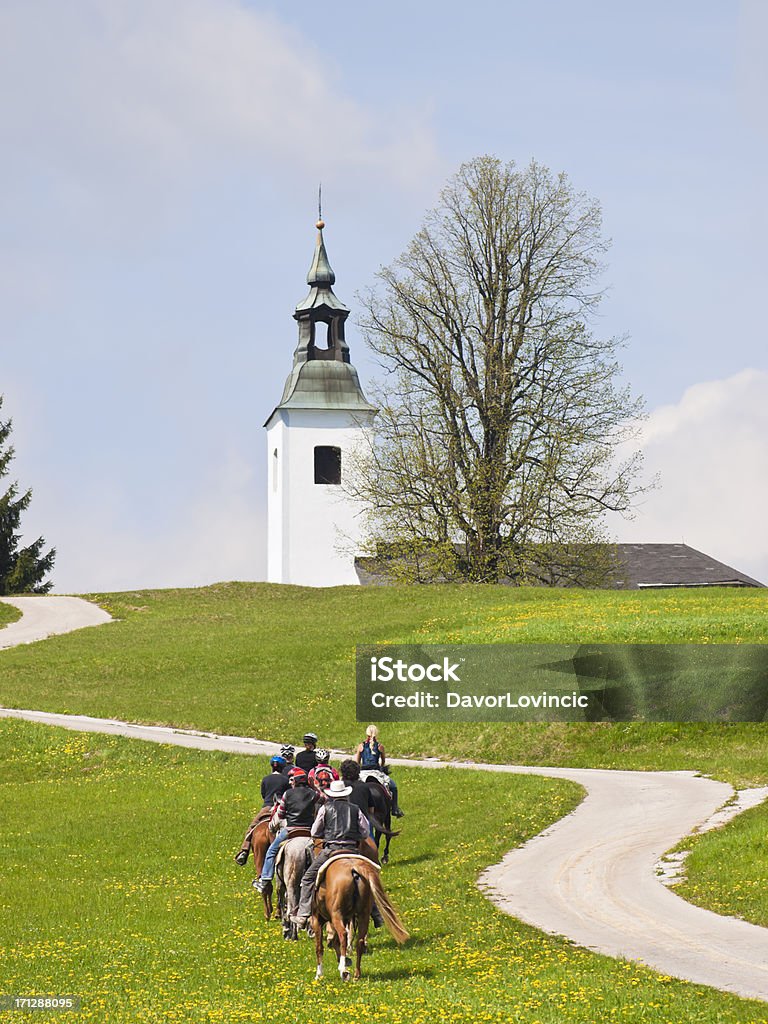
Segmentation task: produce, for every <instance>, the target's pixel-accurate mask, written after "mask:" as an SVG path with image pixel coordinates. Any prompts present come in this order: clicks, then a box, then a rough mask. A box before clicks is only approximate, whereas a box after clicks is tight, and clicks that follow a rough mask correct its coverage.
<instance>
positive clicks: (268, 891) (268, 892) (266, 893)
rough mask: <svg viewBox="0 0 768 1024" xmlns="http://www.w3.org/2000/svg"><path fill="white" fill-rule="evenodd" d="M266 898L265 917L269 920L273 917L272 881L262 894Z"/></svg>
mask: <svg viewBox="0 0 768 1024" xmlns="http://www.w3.org/2000/svg"><path fill="white" fill-rule="evenodd" d="M261 898H262V899H263V900H264V917H265V919H266V920H267V921H268V920H269V919H270V918H271V917H272V883H271V882H267V884H266V885H265V886H264V891H263V892H262V894H261Z"/></svg>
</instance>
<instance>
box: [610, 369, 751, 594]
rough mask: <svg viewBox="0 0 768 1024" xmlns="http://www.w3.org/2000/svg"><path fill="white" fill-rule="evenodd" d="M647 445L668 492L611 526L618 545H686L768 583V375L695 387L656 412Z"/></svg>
mask: <svg viewBox="0 0 768 1024" xmlns="http://www.w3.org/2000/svg"><path fill="white" fill-rule="evenodd" d="M640 444H641V447H642V450H643V453H644V456H645V467H646V470H647V471H648V474H649V475H653V474H655V473H659V475H660V478H661V479H660V484H661V486H660V488H659V489H658V490H656V491H654V492H651V493H650V494H649V495H648V496H647V497H646V498H645V500H644V503H643V505H642V507H641V508H640V509H639V510H638V513H637V517H636V518H635V519H634V520H633V521H632V522H628V523H625V522H622V521H620V520H619V521H617V520H613V521H612V522H611V524H610V526H611V527H612V529H613V530H614V531H615V532H616V535H617V539H618V540H620V541H637V542H641V541H646V542H656V543H679V542H680V541H685V543H686V544H689V545H690V546H691V547H694V548H698V549H699V550H701V551H705V552H706V553H707V554H709V555H712V556H713V557H714V558H717V559H719V560H720V561H722V562H726V563H727V564H728V565H731V566H733V567H734V568H736V569H739V570H741V571H742V572H745V573H747V574H748V575H750V576H754V577H755V578H757V579H758V580H760V581H761V582H763V583H768V530H766V528H765V522H766V516H767V515H768V373H766V372H764V371H759V370H743V371H742V372H741V373H738V374H736V375H735V376H733V377H729V378H727V379H725V380H716V381H708V382H706V383H701V384H695V385H694V386H693V387H690V388H688V389H687V390H686V391H685V393H684V394H683V396H682V398H681V399H680V401H679V402H678V403H677V404H675V405H665V406H661V407H660V408H658V409H654V410H653V412H652V413H651V414H650V417H649V418H648V421H647V422H646V423H645V425H644V427H643V430H642V435H641V441H640Z"/></svg>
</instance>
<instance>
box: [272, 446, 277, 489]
mask: <svg viewBox="0 0 768 1024" xmlns="http://www.w3.org/2000/svg"><path fill="white" fill-rule="evenodd" d="M277 461H278V459H277V448H275V450H274V451H273V452H272V490H273V491H276V490H277Z"/></svg>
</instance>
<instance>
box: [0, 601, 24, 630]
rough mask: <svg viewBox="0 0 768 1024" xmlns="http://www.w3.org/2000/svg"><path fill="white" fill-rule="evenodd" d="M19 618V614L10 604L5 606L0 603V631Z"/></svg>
mask: <svg viewBox="0 0 768 1024" xmlns="http://www.w3.org/2000/svg"><path fill="white" fill-rule="evenodd" d="M20 618H21V612H20V611H19V610H18V608H14V607H13V605H12V604H5V603H4V602H3V601H0V629H2V628H3V626H7V625H8V623H9V622H15V621H16V620H17V619H20Z"/></svg>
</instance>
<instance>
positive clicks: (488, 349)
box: [356, 157, 640, 582]
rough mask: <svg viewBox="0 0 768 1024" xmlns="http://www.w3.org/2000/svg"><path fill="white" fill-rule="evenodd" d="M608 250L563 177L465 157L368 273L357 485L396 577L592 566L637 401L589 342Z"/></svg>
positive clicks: (629, 473)
mask: <svg viewBox="0 0 768 1024" xmlns="http://www.w3.org/2000/svg"><path fill="white" fill-rule="evenodd" d="M607 244H608V243H607V242H606V241H605V240H604V239H603V238H602V235H601V215H600V208H599V206H598V204H597V203H596V202H594V201H592V200H590V199H589V198H587V197H586V196H584V195H583V194H580V193H577V192H575V191H574V189H573V188H572V186H571V185H570V183H569V181H568V179H567V178H566V176H565V175H564V174H560V175H557V176H555V175H553V174H552V173H551V172H550V171H549V170H547V169H546V168H544V167H542V166H541V165H539V164H537V163H535V162H533V163H531V164H530V165H529V166H528V167H526V168H525V169H523V170H518V169H517V168H516V167H515V165H514V164H507V165H504V164H502V163H501V162H500V161H499V160H497V159H495V158H492V157H479V158H477V159H475V160H472V161H470V162H469V163H466V164H464V165H463V166H462V167H461V168H460V170H459V172H458V173H457V174H456V175H455V177H454V178H452V179H451V180H450V181H449V183H448V184H447V186H446V187H445V189H444V190H443V192H442V193H441V198H440V203H439V204H438V206H437V207H436V208H435V209H434V210H432V211H431V212H430V213H428V214H427V216H426V219H425V222H424V225H423V227H422V228H421V230H420V231H419V232H418V234H417V235H416V236H415V238H414V239H413V241H412V242H411V243H410V245H409V246H408V248H407V249H406V251H405V252H404V253H403V255H402V256H400V258H399V259H397V260H396V261H395V262H394V263H393V264H392V265H391V266H390V267H387V268H385V269H384V270H382V271H381V272H380V274H379V285H378V286H377V287H376V288H374V289H373V290H372V291H371V292H370V293H369V294H368V295H367V296H365V298H364V314H363V318H362V326H363V329H364V331H365V335H366V338H367V341H368V343H369V345H370V346H371V347H372V348H373V350H374V351H375V352H376V353H377V355H378V358H379V362H380V365H381V367H382V368H383V370H384V371H385V374H384V379H383V380H382V381H381V382H380V383H379V384H378V386H377V387H378V391H377V394H376V396H375V398H376V401H377V404H378V405H379V406H380V414H379V417H378V421H377V434H376V440H375V443H374V446H373V450H372V452H370V453H369V455H368V458H367V459H364V460H361V464H360V467H359V470H358V473H357V474H356V478H357V481H358V483H357V485H356V487H357V492H358V496H359V497H360V498H362V499H363V501H364V504H365V507H366V508H367V509H368V519H369V533H370V536H371V538H372V541H373V542H374V544H375V545H377V550H378V551H379V553H381V552H382V550H383V549H384V550H385V551H386V552H387V554H388V555H389V556H390V558H389V559H388V561H389V564H390V567H391V568H392V569H393V570H394V571H396V572H397V573H399V574H400V575H403V574H405V575H406V576H408V577H409V578H411V579H414V580H422V579H423V580H428V579H434V578H444V579H469V580H475V581H491V582H492V581H497V580H498V579H500V578H502V577H507V578H511V579H515V580H519V581H524V580H527V579H532V578H534V577H535V578H539V579H546V580H550V581H553V580H554V581H561V580H566V581H570V582H585V581H586V582H589V581H590V580H591V579H592V578H593V577H594V573H595V571H598V572H600V571H602V570H601V566H602V567H604V565H605V558H604V554H605V547H604V545H602V544H601V543H599V542H601V541H602V539H603V538H602V534H601V526H600V524H601V521H602V518H603V516H604V513H605V512H606V511H608V510H619V511H627V510H628V509H629V508H630V506H631V502H632V499H633V497H634V496H635V495H636V494H637V493H638V492H639V490H640V488H639V487H638V486H637V485H636V483H635V480H636V478H637V471H638V469H639V461H640V455H639V454H635V455H633V456H632V457H630V458H629V459H628V460H627V461H625V462H624V463H623V464H620V465H617V464H616V450H617V447H618V446H619V445H620V444H622V443H624V442H625V441H627V439H628V438H629V437H630V436H631V433H632V429H633V428H632V426H631V423H632V421H633V420H636V419H637V417H638V415H639V413H640V403H639V401H637V400H635V399H633V398H632V397H631V395H630V393H629V390H628V389H627V388H622V387H620V386H618V384H617V375H618V370H619V367H618V365H617V363H616V359H615V355H616V349H617V347H618V345H619V343H620V342H619V341H618V340H617V339H609V340H597V339H595V337H594V336H593V335H592V333H591V330H590V325H591V322H592V320H593V317H594V313H595V311H596V308H597V305H598V303H599V301H600V297H601V295H600V291H599V290H598V288H597V285H596V282H597V279H598V277H599V275H600V273H601V271H602V269H603V267H602V263H601V260H602V257H603V255H604V253H605V251H606V248H607Z"/></svg>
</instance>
